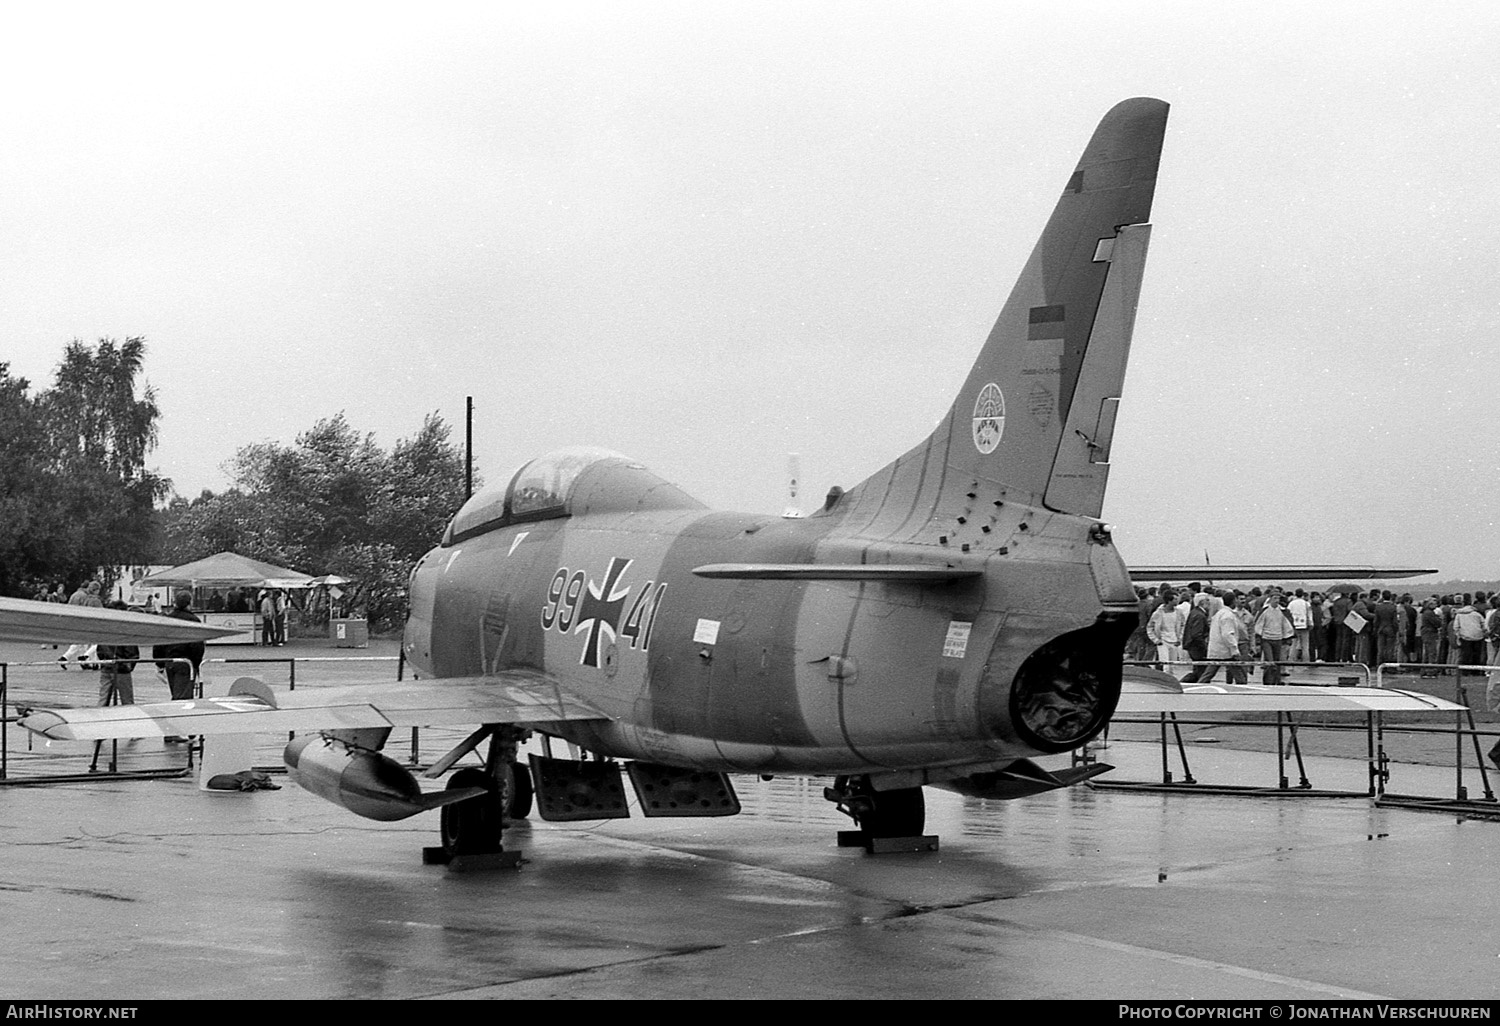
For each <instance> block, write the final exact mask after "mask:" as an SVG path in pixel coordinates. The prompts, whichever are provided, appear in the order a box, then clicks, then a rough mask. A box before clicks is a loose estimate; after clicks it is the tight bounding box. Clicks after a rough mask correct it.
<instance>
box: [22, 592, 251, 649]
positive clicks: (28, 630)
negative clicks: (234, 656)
mask: <svg viewBox="0 0 1500 1026" xmlns="http://www.w3.org/2000/svg"><path fill="white" fill-rule="evenodd" d="M243 630H244V628H242V627H209V626H206V625H204V624H201V623H189V622H188V621H186V620H174V619H172V618H171V617H169V616H152V615H151V614H150V613H132V612H129V611H128V610H124V609H103V608H100V607H98V606H70V605H66V604H62V603H57V602H33V601H32V600H31V599H17V598H0V641H38V642H43V643H61V642H68V643H69V644H73V643H78V644H87V645H169V644H176V643H181V642H190V641H211V640H213V639H214V638H222V637H225V636H227V635H230V634H239V633H240V632H241V631H243Z"/></svg>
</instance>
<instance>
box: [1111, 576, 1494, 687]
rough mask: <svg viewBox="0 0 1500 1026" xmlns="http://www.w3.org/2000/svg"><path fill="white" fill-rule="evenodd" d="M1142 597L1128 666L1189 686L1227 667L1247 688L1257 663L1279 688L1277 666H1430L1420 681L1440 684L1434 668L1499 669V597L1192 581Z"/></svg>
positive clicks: (1268, 680)
mask: <svg viewBox="0 0 1500 1026" xmlns="http://www.w3.org/2000/svg"><path fill="white" fill-rule="evenodd" d="M1136 594H1137V595H1138V597H1139V599H1140V617H1141V619H1140V626H1138V627H1137V628H1136V631H1135V633H1134V634H1132V635H1131V637H1130V640H1129V642H1128V643H1127V644H1126V647H1125V658H1126V659H1127V660H1130V661H1138V662H1151V663H1156V664H1160V665H1162V666H1163V667H1164V668H1165V669H1167V670H1168V671H1169V672H1173V673H1174V675H1176V676H1181V677H1182V679H1183V682H1184V683H1195V682H1196V683H1202V682H1204V681H1208V680H1212V679H1213V678H1214V676H1215V675H1216V674H1217V673H1218V671H1219V669H1220V667H1221V666H1222V667H1223V668H1224V670H1225V674H1226V677H1227V679H1228V680H1229V682H1231V683H1245V682H1246V681H1247V679H1248V674H1249V672H1251V671H1252V670H1253V669H1254V668H1255V667H1256V666H1257V665H1260V666H1264V682H1265V683H1267V684H1277V683H1280V681H1281V666H1280V665H1279V664H1281V663H1320V662H1326V663H1359V664H1363V665H1365V666H1368V667H1369V668H1370V669H1371V670H1372V671H1373V670H1374V669H1375V668H1376V667H1377V666H1380V665H1381V664H1384V663H1410V664H1425V667H1426V668H1424V669H1422V670H1421V671H1420V672H1421V674H1422V675H1423V676H1436V675H1438V674H1441V673H1443V672H1445V671H1443V670H1440V669H1436V668H1434V666H1435V665H1465V666H1478V665H1484V664H1489V663H1495V662H1497V659H1496V656H1497V653H1500V592H1495V593H1490V594H1486V593H1485V592H1483V591H1478V592H1474V593H1472V594H1470V593H1465V594H1462V595H1434V596H1431V597H1429V598H1425V599H1422V600H1420V601H1418V600H1417V599H1416V598H1414V597H1413V596H1412V595H1411V594H1410V593H1405V594H1401V595H1399V596H1398V595H1396V594H1395V593H1393V592H1390V591H1386V590H1382V589H1379V588H1372V589H1370V590H1369V591H1361V590H1359V589H1357V588H1347V589H1343V590H1332V591H1329V592H1327V593H1326V594H1325V593H1324V592H1318V591H1313V592H1308V591H1305V590H1304V589H1302V588H1296V589H1293V590H1290V591H1287V590H1283V589H1282V588H1279V587H1276V586H1274V585H1273V586H1271V587H1268V588H1265V589H1261V588H1258V587H1256V588H1251V589H1249V591H1243V592H1242V591H1237V590H1235V589H1232V588H1223V589H1220V588H1213V587H1204V586H1202V585H1200V584H1198V583H1197V582H1194V583H1192V584H1189V585H1187V586H1186V587H1181V588H1178V587H1174V586H1172V585H1169V584H1163V585H1161V586H1160V587H1158V588H1156V589H1155V590H1150V591H1148V590H1146V589H1144V588H1139V587H1138V588H1136ZM1187 663H1192V666H1191V668H1189V667H1188V666H1187V665H1186V664H1187ZM1168 664H1176V665H1168ZM1184 673H1186V675H1185V676H1183V674H1184Z"/></svg>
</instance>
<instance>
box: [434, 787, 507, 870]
mask: <svg viewBox="0 0 1500 1026" xmlns="http://www.w3.org/2000/svg"><path fill="white" fill-rule="evenodd" d="M465 787H482V788H484V789H485V791H486V792H487V793H485V794H482V795H476V796H474V797H473V798H466V799H465V800H463V801H461V802H454V803H453V804H451V805H444V806H443V809H442V825H441V830H442V836H443V850H444V851H446V852H447V853H448V854H449V855H483V854H488V853H490V852H496V851H499V850H500V831H501V818H502V817H501V815H500V813H501V809H500V787H499V785H498V784H497V783H496V782H495V778H494V777H492V776H490V775H489V774H488V773H486V772H485V771H484V770H482V769H474V768H472V767H471V768H469V769H461V770H459V771H458V772H457V773H455V774H453V776H451V777H449V778H448V790H450V791H456V790H458V789H459V788H465Z"/></svg>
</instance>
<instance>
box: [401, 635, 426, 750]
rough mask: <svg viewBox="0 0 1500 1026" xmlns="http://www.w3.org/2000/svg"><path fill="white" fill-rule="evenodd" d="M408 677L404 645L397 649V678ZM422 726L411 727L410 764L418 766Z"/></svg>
mask: <svg viewBox="0 0 1500 1026" xmlns="http://www.w3.org/2000/svg"><path fill="white" fill-rule="evenodd" d="M405 677H406V646H405V645H402V646H400V647H399V648H397V649H396V680H398V681H400V680H404V679H405ZM421 731H422V728H421V727H413V728H411V761H410V763H409V765H412V766H416V765H418V764H419V762H420V761H421V756H420V755H418V752H417V750H418V747H419V745H420V740H419V739H420V736H421Z"/></svg>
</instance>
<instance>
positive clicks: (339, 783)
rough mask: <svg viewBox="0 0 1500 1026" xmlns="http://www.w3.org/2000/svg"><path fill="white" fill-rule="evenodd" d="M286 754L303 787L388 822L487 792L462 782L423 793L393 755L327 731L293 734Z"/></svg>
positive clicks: (288, 766)
mask: <svg viewBox="0 0 1500 1026" xmlns="http://www.w3.org/2000/svg"><path fill="white" fill-rule="evenodd" d="M282 758H283V759H284V760H285V762H286V769H287V774H288V775H289V776H290V777H291V778H292V780H293V781H295V782H296V783H297V785H298V786H299V787H301V788H302V789H303V790H306V791H311V792H312V793H313V794H315V795H317V796H318V797H319V798H323V799H325V800H327V801H330V802H333V804H335V805H339V806H342V807H343V808H346V809H348V810H349V811H350V812H352V813H354V814H355V815H357V816H363V817H364V818H365V819H375V820H380V821H381V822H384V823H390V822H394V821H395V820H398V819H406V818H407V817H408V816H415V815H416V814H417V813H419V812H426V811H427V810H428V809H436V808H438V807H440V806H443V805H447V804H449V803H451V802H458V801H463V800H464V799H466V798H473V797H475V796H477V795H481V794H485V793H486V792H485V790H484V788H482V787H461V788H453V789H450V790H447V791H435V792H433V793H432V794H423V793H422V787H421V785H420V784H418V783H417V780H416V778H415V777H413V776H412V775H411V774H410V773H409V772H407V770H406V768H405V767H404V766H402V765H401V764H400V763H398V762H396V761H395V760H394V759H391V758H389V757H387V756H384V755H381V754H380V753H379V752H373V751H371V750H370V749H368V748H361V747H359V746H358V745H354V744H350V743H349V742H347V741H343V740H340V739H339V738H336V737H331V736H329V735H327V734H312V735H308V736H306V737H299V738H296V739H294V740H293V741H292V742H291V743H290V744H288V745H287V746H286V751H285V752H284V753H282Z"/></svg>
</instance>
